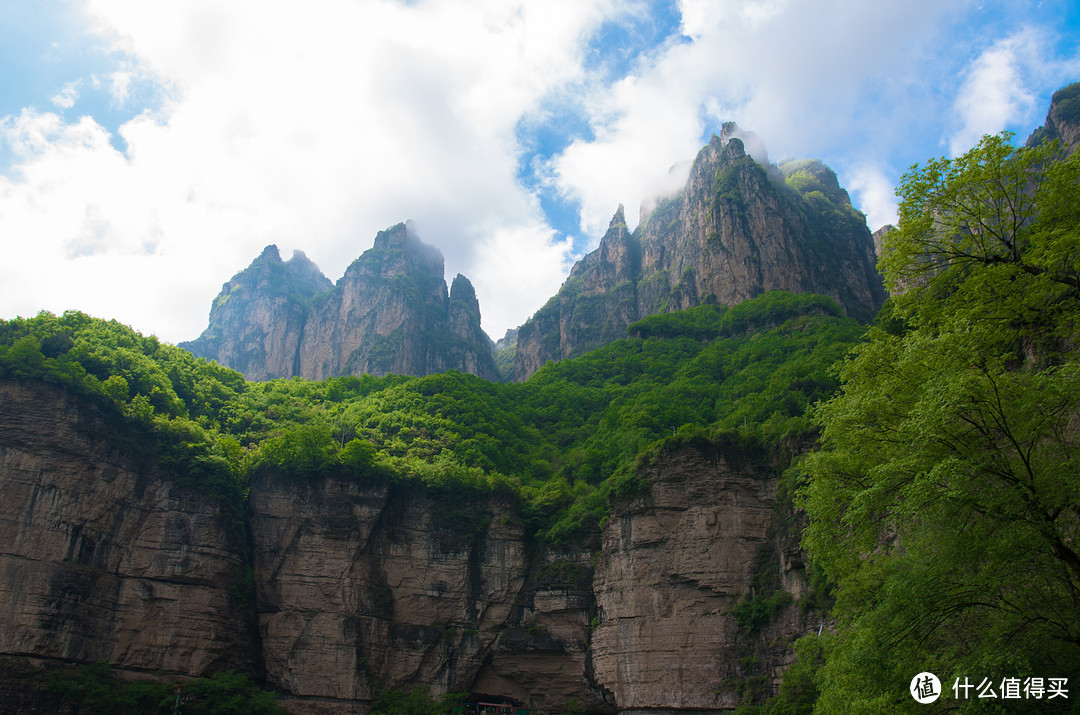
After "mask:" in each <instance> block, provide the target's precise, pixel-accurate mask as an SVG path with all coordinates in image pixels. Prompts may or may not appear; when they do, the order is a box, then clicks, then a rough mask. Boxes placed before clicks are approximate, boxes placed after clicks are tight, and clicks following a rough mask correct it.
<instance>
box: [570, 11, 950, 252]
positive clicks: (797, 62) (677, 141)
mask: <svg viewBox="0 0 1080 715" xmlns="http://www.w3.org/2000/svg"><path fill="white" fill-rule="evenodd" d="M966 4H967V3H955V4H948V3H946V4H942V3H938V2H936V1H933V0H914V1H913V2H910V3H904V4H898V3H866V2H864V1H863V0H832V1H826V0H814V1H805V2H790V1H789V0H757V1H755V2H745V1H744V0H719V1H718V0H679V8H680V10H681V11H682V32H683V33H684V34H686V35H688V36H689V37H691V38H693V41H692V42H672V43H671V44H669V45H667V46H666V47H663V48H660V49H659V50H658V51H657V52H655V53H654V54H653V56H652V57H651V58H650V59H651V61H648V62H645V63H643V64H642V66H641V67H640V68H639V72H638V74H637V76H633V77H629V78H627V79H625V80H623V81H621V82H619V83H616V84H615V85H614V86H612V87H610V88H595V90H594V92H593V94H592V97H591V101H592V103H593V107H594V108H595V109H594V112H593V129H594V133H595V135H596V137H595V140H592V141H584V140H579V141H576V142H574V143H573V144H572V145H571V146H570V147H568V148H567V149H566V150H565V151H564V152H563V153H562V154H561V155H560V156H558V157H556V158H555V159H554V161H553V165H554V173H555V175H556V176H557V178H558V183H559V187H560V189H561V190H562V192H563V193H564V194H565V195H567V196H571V197H574V198H577V199H579V200H580V201H581V205H582V219H581V222H582V231H583V232H584V233H585V234H586V235H588V236H592V237H594V239H593V240H594V241H595V240H596V239H598V237H599V235H600V233H602V230H603V227H605V226H606V225H607V220H608V219H609V218H610V216H611V212H612V211H614V208H615V206H617V205H618V203H620V202H622V203H624V204H625V205H626V206H627V209H628V219H630V220H631V221H632V222H636V217H637V211H636V209H637V206H638V203H639V202H641V201H642V200H647V199H648V196H649V194H650V193H651V191H652V189H651V188H650V187H649V184H650V183H652V182H655V181H657V179H658V178H659V177H662V176H663V175H664V170H665V169H666V168H667V167H669V166H671V165H673V164H675V163H677V162H680V161H684V160H686V159H688V158H692V157H693V156H694V155H695V154H696V153H697V151H698V150H699V149H700V147H701V143H702V141H703V139H704V138H705V137H703V136H702V133H703V131H704V130H705V128H706V127H707V126H712V127H718V126H719V123H721V122H723V121H728V120H734V121H737V122H739V124H740V125H741V126H742V127H744V128H746V129H750V130H753V131H755V132H756V133H758V134H759V135H760V136H761V137H762V138H763V139H764V141H765V143H766V145H767V146H768V148H769V152H770V155H771V156H773V157H783V156H788V155H798V156H807V155H809V156H813V155H814V154H816V153H825V152H826V151H828V150H830V149H836V148H837V147H842V146H843V144H844V142H845V141H850V137H853V136H858V139H859V141H860V143H861V144H863V145H865V143H866V138H867V134H868V133H869V134H874V133H878V134H880V135H881V136H882V137H883V138H884V137H889V135H890V134H891V133H893V132H895V131H897V125H898V123H899V122H901V121H903V119H902V117H903V116H904V115H898V116H896V117H892V116H891V115H889V114H888V113H886V112H887V108H889V107H890V105H892V106H893V107H895V106H896V105H900V104H902V102H903V101H904V100H903V97H904V95H905V93H906V92H908V91H910V88H911V87H914V86H925V85H926V83H927V81H928V79H927V77H926V76H925V72H926V71H927V69H928V63H927V62H925V60H924V59H923V58H925V57H927V56H928V55H929V54H930V53H929V48H931V47H933V46H934V43H935V42H937V40H938V37H937V32H938V31H939V28H940V26H942V25H943V24H944V23H945V22H946V20H947V19H948V18H949V17H951V16H952V15H953V13H957V12H959V11H960V10H962V9H963V8H964V6H965V5H966ZM943 5H947V6H948V7H944V6H943ZM937 71H938V72H943V71H945V68H940V69H938V70H937ZM931 81H932V80H931ZM890 88H894V89H895V92H894V94H893V95H892V96H889V95H888V94H887V93H888V90H889V89H890ZM883 96H884V97H886V99H882V97H883ZM879 111H880V112H881V113H879ZM882 143H883V144H884V143H885V142H882Z"/></svg>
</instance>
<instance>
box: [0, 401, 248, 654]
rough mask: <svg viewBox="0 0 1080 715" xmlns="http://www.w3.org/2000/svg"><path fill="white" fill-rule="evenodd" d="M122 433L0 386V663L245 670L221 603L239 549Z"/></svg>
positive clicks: (230, 608)
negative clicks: (12, 658) (23, 659)
mask: <svg viewBox="0 0 1080 715" xmlns="http://www.w3.org/2000/svg"><path fill="white" fill-rule="evenodd" d="M124 429H125V428H124V425H123V423H122V421H119V420H117V419H115V418H110V416H109V415H106V414H104V413H102V412H101V411H100V410H98V409H97V408H96V407H95V406H94V405H92V404H89V403H88V402H87V401H85V400H83V399H81V398H78V397H75V396H72V395H70V394H68V393H66V392H64V391H62V390H60V389H57V388H53V387H49V386H46V385H41V384H21V383H12V382H0V494H3V498H2V499H0V655H31V656H36V657H40V658H49V659H58V660H62V661H68V662H74V663H91V662H94V661H99V660H104V661H107V662H109V663H111V664H112V665H113V666H114V667H116V668H120V669H126V670H131V671H157V670H161V671H165V672H167V673H174V674H181V675H199V674H203V673H211V672H215V671H218V670H223V669H228V668H240V669H243V670H246V671H253V670H254V669H255V667H256V664H257V660H258V655H257V653H258V652H257V649H256V648H255V646H254V642H253V638H252V634H251V632H250V631H249V629H248V627H247V625H246V621H245V619H244V617H243V615H242V614H241V613H239V611H238V609H237V607H236V604H234V603H233V601H232V599H231V598H230V595H229V592H228V590H229V586H230V585H232V584H234V583H235V581H236V578H237V574H238V571H239V569H240V568H241V567H242V566H243V565H244V557H243V549H242V545H241V544H236V543H234V542H233V541H232V540H231V539H230V538H229V536H230V535H229V533H228V531H227V530H226V529H225V528H224V527H223V525H222V520H221V519H220V518H219V513H218V507H217V505H216V504H215V503H214V502H213V501H211V500H208V499H206V498H203V497H202V496H200V495H199V494H197V493H195V492H192V491H191V490H186V489H180V488H179V487H177V486H176V484H175V483H174V480H173V478H172V477H171V476H170V475H168V474H165V473H163V472H162V471H161V470H160V469H159V468H158V466H157V465H156V464H155V462H154V460H153V458H152V456H149V455H147V454H146V453H144V452H143V451H142V450H140V449H138V448H137V447H136V446H135V441H136V440H137V439H138V435H125V434H124V433H123V431H124ZM125 440H128V442H127V444H126V445H125Z"/></svg>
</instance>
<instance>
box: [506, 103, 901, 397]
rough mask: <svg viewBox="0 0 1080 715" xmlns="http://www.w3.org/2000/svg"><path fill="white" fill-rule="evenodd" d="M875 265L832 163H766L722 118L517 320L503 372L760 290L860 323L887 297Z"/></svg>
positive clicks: (524, 371)
mask: <svg viewBox="0 0 1080 715" xmlns="http://www.w3.org/2000/svg"><path fill="white" fill-rule="evenodd" d="M875 265H876V255H875V253H874V243H873V240H872V238H871V235H870V231H869V229H867V227H866V219H865V217H864V216H863V215H862V214H861V213H859V212H858V211H856V210H855V209H854V208H853V207H852V205H851V200H850V199H849V197H848V194H847V192H846V191H845V190H844V189H842V188H841V187H840V185H839V183H838V182H837V179H836V174H834V173H833V172H832V170H831V169H829V168H828V167H826V166H825V165H824V164H822V163H821V162H819V161H790V162H785V163H783V164H781V165H780V166H779V167H776V166H774V165H771V164H769V162H768V159H767V156H766V154H765V148H764V145H763V144H762V143H761V141H760V140H759V139H758V138H757V137H756V136H755V135H754V134H752V133H749V132H744V131H741V130H740V129H739V128H738V127H736V126H735V125H734V124H730V123H729V124H726V125H724V131H723V132H722V133H721V135H720V136H714V137H713V138H712V141H711V142H710V143H709V145H708V146H706V147H705V148H704V149H702V150H701V152H700V153H699V154H698V156H697V158H696V159H695V160H694V163H693V165H692V167H691V169H690V174H689V178H688V179H687V182H686V186H685V187H684V188H683V189H682V190H681V191H680V192H679V193H678V194H676V195H675V196H672V197H669V198H667V199H664V200H663V201H661V202H660V203H659V204H658V205H657V206H656V207H655V208H654V209H653V210H652V211H651V212H650V213H648V214H647V215H646V212H645V211H644V210H643V211H642V216H641V222H640V223H639V225H638V227H637V229H635V230H634V231H633V233H631V232H630V231H629V230H628V228H627V225H626V218H625V215H624V212H623V207H622V206H620V207H619V209H618V210H617V211H616V212H615V215H614V217H613V218H612V219H611V224H610V226H609V227H608V231H607V233H606V234H605V235H604V237H603V238H602V239H601V240H600V245H599V246H598V247H597V249H596V250H595V251H593V252H592V253H590V254H588V255H586V256H585V257H584V258H582V259H581V260H580V261H579V262H578V263H577V264H576V265H575V266H574V268H573V270H572V271H571V273H570V277H569V278H568V279H567V280H566V282H565V283H564V284H563V286H562V287H561V288H560V289H559V292H558V294H557V295H556V296H555V297H553V298H552V299H551V300H550V301H548V303H547V304H546V305H545V306H544V307H543V308H541V309H540V310H539V311H538V312H537V313H536V314H535V315H534V316H533V317H532V318H530V319H529V320H528V321H527V322H526V323H525V324H524V325H522V326H521V328H520V330H519V332H518V339H517V350H516V354H515V358H514V368H513V377H514V379H517V380H524V379H525V378H527V377H528V376H529V375H531V374H532V373H534V372H535V371H536V370H538V369H539V368H540V367H542V366H543V365H544V363H545V362H547V361H548V360H562V359H565V358H568V357H573V356H576V355H580V354H582V353H584V352H587V351H589V350H592V349H594V348H597V347H600V346H601V345H604V344H607V343H609V342H612V341H613V340H617V339H619V338H622V337H625V331H626V327H627V326H628V325H629V324H630V323H632V322H634V321H636V320H639V319H641V318H644V317H646V316H649V315H654V314H656V313H664V312H669V311H675V310H682V309H685V308H692V307H694V306H697V305H700V304H701V303H703V302H707V301H715V302H718V303H720V304H722V305H735V304H736V303H740V302H742V301H744V300H747V299H749V298H753V297H755V296H757V295H760V294H762V293H764V292H766V291H770V290H786V291H789V292H792V293H819V294H821V295H828V296H830V297H832V298H834V299H836V301H837V302H838V303H839V304H840V305H841V306H842V307H843V308H844V309H845V310H846V311H847V313H848V315H850V316H851V317H854V318H856V319H858V320H861V321H869V320H870V319H871V318H873V316H874V315H875V314H876V313H877V311H878V309H879V308H880V307H881V304H882V302H883V301H884V299H885V291H884V288H883V286H882V282H881V277H880V276H879V275H878V273H877V270H876V267H875Z"/></svg>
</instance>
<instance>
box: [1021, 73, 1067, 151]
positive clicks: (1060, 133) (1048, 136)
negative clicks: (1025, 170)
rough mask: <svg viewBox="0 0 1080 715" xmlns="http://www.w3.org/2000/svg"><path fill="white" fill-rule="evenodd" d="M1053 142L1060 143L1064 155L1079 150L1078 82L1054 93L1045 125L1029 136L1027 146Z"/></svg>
mask: <svg viewBox="0 0 1080 715" xmlns="http://www.w3.org/2000/svg"><path fill="white" fill-rule="evenodd" d="M1054 140H1057V141H1059V142H1061V144H1062V148H1064V149H1065V153H1066V155H1071V154H1073V153H1074V152H1075V151H1076V150H1077V149H1078V148H1080V82H1073V83H1072V84H1070V85H1068V86H1067V87H1062V88H1061V89H1059V90H1058V91H1057V92H1054V96H1053V98H1052V99H1051V100H1050V110H1049V111H1048V112H1047V113H1046V123H1045V124H1043V126H1041V127H1039V128H1038V129H1036V130H1035V131H1034V132H1033V133H1032V134H1031V136H1030V137H1029V138H1028V140H1027V144H1028V146H1034V145H1036V144H1041V143H1042V142H1044V141H1054Z"/></svg>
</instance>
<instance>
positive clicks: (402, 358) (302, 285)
mask: <svg viewBox="0 0 1080 715" xmlns="http://www.w3.org/2000/svg"><path fill="white" fill-rule="evenodd" d="M180 346H181V347H183V348H185V349H187V350H189V351H191V352H192V353H194V354H195V355H198V356H200V357H206V358H211V359H214V360H217V361H218V362H219V363H221V364H222V365H225V366H227V367H231V368H233V369H235V370H238V371H240V372H242V373H244V376H245V377H246V378H247V379H249V380H265V379H269V378H275V377H293V376H299V377H304V378H308V379H313V380H321V379H324V378H327V377H335V376H338V375H359V374H362V373H368V374H372V375H385V374H387V373H397V374H402V375H428V374H431V373H436V372H443V371H446V370H451V369H456V370H461V371H462V372H468V373H472V374H475V375H479V376H481V377H484V378H487V379H490V380H494V379H497V377H498V375H497V373H496V370H495V360H494V355H493V352H492V345H491V340H490V339H489V338H488V337H487V335H486V334H485V333H484V332H483V330H481V328H480V306H479V303H478V302H477V300H476V292H475V291H474V290H473V287H472V284H471V283H469V281H468V279H467V278H465V277H464V276H462V275H458V277H457V278H455V279H454V284H453V287H452V288H451V290H450V291H449V294H448V293H447V287H446V281H445V279H444V277H443V257H442V254H441V253H440V252H439V250H438V249H436V248H434V247H433V246H429V245H427V244H425V243H423V242H422V241H421V240H420V239H419V238H418V237H417V236H416V235H415V234H414V233H413V231H412V230H411V228H410V227H408V226H407V225H406V224H398V225H396V226H393V227H391V228H389V229H387V230H385V231H380V232H379V234H378V235H377V236H376V237H375V244H374V247H373V248H371V249H370V250H368V251H365V252H364V254H363V255H362V256H360V258H358V259H357V260H356V261H354V262H353V263H352V265H350V266H349V268H348V269H347V270H346V271H345V275H344V276H342V278H341V279H340V280H339V281H338V282H337V284H336V285H332V284H331V283H330V281H329V280H327V279H326V278H325V277H324V276H323V275H322V273H320V272H319V270H318V268H316V267H315V265H314V264H313V263H311V262H310V261H308V260H307V259H306V258H305V257H304V256H303V254H301V253H297V255H295V256H294V257H293V259H292V260H290V261H288V262H287V263H282V261H281V259H280V257H279V256H278V253H277V249H276V248H275V247H273V246H268V247H267V248H266V250H264V251H263V254H262V255H261V256H260V257H259V258H257V259H256V260H255V261H254V262H253V263H252V264H251V265H250V266H249V267H248V268H247V269H245V270H244V271H241V272H240V273H238V274H237V275H236V276H234V277H233V279H232V280H231V281H229V282H228V283H226V284H225V285H224V286H223V287H222V291H221V294H220V295H219V296H218V297H217V299H215V301H214V306H213V307H212V308H211V311H210V325H209V327H208V328H207V329H206V331H205V332H204V333H203V334H202V335H201V336H200V337H199V338H198V339H196V340H194V341H191V342H189V343H181V345H180Z"/></svg>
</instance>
